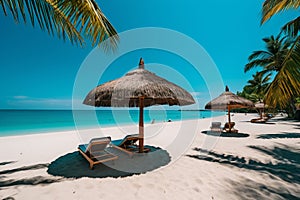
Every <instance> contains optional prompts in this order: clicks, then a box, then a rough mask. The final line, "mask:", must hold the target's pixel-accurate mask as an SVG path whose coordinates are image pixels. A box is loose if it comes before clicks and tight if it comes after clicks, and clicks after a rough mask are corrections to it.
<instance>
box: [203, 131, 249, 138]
mask: <svg viewBox="0 0 300 200" xmlns="http://www.w3.org/2000/svg"><path fill="white" fill-rule="evenodd" d="M201 133H203V134H206V135H210V136H216V137H237V138H242V137H249V134H247V133H227V132H226V133H225V132H215V131H202V132H201Z"/></svg>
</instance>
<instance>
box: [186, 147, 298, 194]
mask: <svg viewBox="0 0 300 200" xmlns="http://www.w3.org/2000/svg"><path fill="white" fill-rule="evenodd" d="M249 148H252V149H255V150H257V151H259V152H261V153H264V154H266V155H268V156H271V157H273V158H274V159H275V160H276V162H275V163H272V162H269V163H263V162H261V161H258V160H254V159H246V158H244V157H238V156H235V155H230V154H228V155H226V154H219V153H217V152H213V151H206V150H203V149H201V148H194V150H195V151H197V152H199V154H198V155H187V156H188V157H191V158H195V159H199V160H204V161H209V162H216V163H220V164H222V165H228V166H233V167H237V168H242V169H247V170H254V171H259V172H261V173H266V174H269V176H270V177H273V179H280V180H282V181H284V182H286V183H292V184H300V174H299V173H297V172H299V171H300V159H299V157H300V153H299V149H296V148H292V147H289V146H286V145H281V146H276V147H273V148H268V147H264V146H249ZM235 186H236V187H239V188H235V189H233V191H235V190H236V189H238V190H237V191H243V190H244V191H246V192H247V193H248V194H247V195H248V196H251V198H252V197H255V196H256V195H258V194H256V191H255V190H251V191H249V187H253V188H255V187H258V186H259V184H258V183H255V182H253V183H252V184H251V185H249V186H247V185H245V184H240V181H239V182H238V183H235ZM259 190H260V191H262V192H265V193H268V192H272V193H275V194H276V195H277V196H279V197H280V198H288V199H296V197H297V195H294V194H293V191H289V190H286V191H282V190H281V189H280V188H277V189H276V188H271V187H269V186H268V185H264V184H261V183H260V186H259ZM240 195H241V193H240V192H239V196H240ZM256 199H259V196H258V197H257V198H256Z"/></svg>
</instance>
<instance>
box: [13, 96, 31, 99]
mask: <svg viewBox="0 0 300 200" xmlns="http://www.w3.org/2000/svg"><path fill="white" fill-rule="evenodd" d="M13 98H14V99H27V98H28V97H27V96H13Z"/></svg>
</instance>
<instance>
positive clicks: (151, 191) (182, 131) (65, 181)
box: [0, 113, 300, 200]
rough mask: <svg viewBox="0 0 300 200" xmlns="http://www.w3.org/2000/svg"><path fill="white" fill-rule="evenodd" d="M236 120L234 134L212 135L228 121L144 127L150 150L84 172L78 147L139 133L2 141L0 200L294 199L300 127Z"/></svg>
mask: <svg viewBox="0 0 300 200" xmlns="http://www.w3.org/2000/svg"><path fill="white" fill-rule="evenodd" d="M255 117H257V115H255V114H247V115H245V114H236V113H235V114H234V116H232V120H233V121H235V122H236V126H235V128H236V129H238V130H239V133H241V134H236V135H229V136H228V135H224V134H222V135H221V136H216V135H213V134H211V133H210V132H206V131H208V130H209V129H210V125H211V122H212V121H220V122H222V124H224V123H225V122H226V116H219V117H215V118H207V119H199V120H188V121H181V122H165V123H155V124H147V125H146V127H145V138H146V139H145V144H146V145H148V146H150V147H151V148H152V150H153V152H150V153H148V154H145V155H135V156H133V158H129V157H128V156H127V155H125V154H124V153H123V152H120V151H118V150H117V149H114V148H110V150H111V151H113V152H114V153H115V154H118V156H119V159H118V160H116V161H115V162H108V163H105V164H100V165H97V166H95V169H94V170H90V169H89V165H88V162H87V161H86V160H85V159H83V157H82V156H81V155H80V154H79V153H78V151H77V147H78V145H79V144H82V143H86V142H88V141H89V139H90V138H93V137H96V136H98V137H99V136H101V135H108V136H111V137H112V139H113V140H114V139H120V138H123V137H124V135H125V134H126V133H128V132H130V133H136V132H137V127H135V126H127V127H126V126H124V127H110V128H102V129H101V130H96V129H94V130H92V129H90V130H81V131H68V132H57V133H47V134H45V133H44V134H34V135H24V136H10V137H1V138H0V144H1V145H0V151H1V154H0V174H1V175H0V199H120V198H122V199H124V200H127V199H228V200H229V199H230V200H232V199H299V196H300V176H299V169H300V160H299V156H300V154H299V153H300V133H299V130H300V122H296V121H287V120H283V119H281V118H280V117H275V118H273V119H271V120H270V121H268V123H265V124H253V123H250V120H251V119H252V118H255Z"/></svg>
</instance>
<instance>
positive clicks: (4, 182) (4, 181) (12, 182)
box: [0, 162, 61, 188]
mask: <svg viewBox="0 0 300 200" xmlns="http://www.w3.org/2000/svg"><path fill="white" fill-rule="evenodd" d="M11 163H14V162H6V164H11ZM47 167H48V164H36V165H30V166H23V167H19V168H14V169H9V170H3V171H0V175H1V177H0V188H1V187H10V186H18V185H39V184H51V183H55V182H59V181H61V179H57V178H49V177H44V176H34V177H30V178H21V179H10V178H8V176H9V175H11V174H14V173H18V172H24V171H31V170H38V169H43V168H47Z"/></svg>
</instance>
